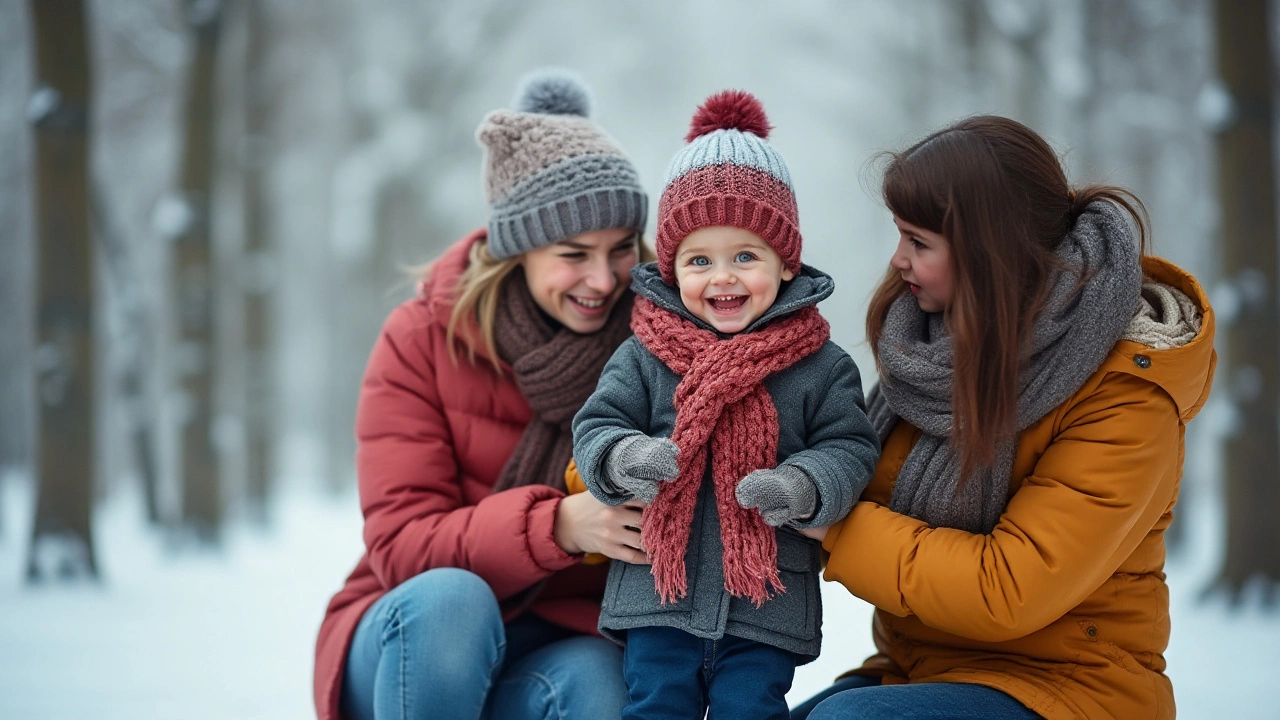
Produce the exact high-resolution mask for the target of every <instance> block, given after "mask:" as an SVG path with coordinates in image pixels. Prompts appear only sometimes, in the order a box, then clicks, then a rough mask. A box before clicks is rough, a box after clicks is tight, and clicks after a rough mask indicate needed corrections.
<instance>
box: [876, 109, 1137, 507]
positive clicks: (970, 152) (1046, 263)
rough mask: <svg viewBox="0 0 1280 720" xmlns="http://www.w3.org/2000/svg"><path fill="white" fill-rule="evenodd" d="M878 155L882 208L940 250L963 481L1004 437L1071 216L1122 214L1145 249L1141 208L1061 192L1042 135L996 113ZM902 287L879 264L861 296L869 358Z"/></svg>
mask: <svg viewBox="0 0 1280 720" xmlns="http://www.w3.org/2000/svg"><path fill="white" fill-rule="evenodd" d="M888 158H889V162H888V165H887V167H886V169H885V174H884V182H883V186H882V191H883V195H884V201H885V204H886V205H888V207H889V210H891V211H892V212H893V214H894V215H896V216H897V217H899V218H900V219H902V220H904V221H906V222H908V223H910V224H912V225H915V226H917V227H921V228H924V229H926V230H930V231H932V232H936V233H939V234H941V235H942V236H943V237H945V238H946V239H947V241H948V242H949V243H950V245H951V258H952V263H953V267H952V271H953V273H954V277H955V284H954V288H955V290H954V294H953V296H952V299H951V302H950V304H949V305H948V306H947V308H946V310H945V311H944V313H945V319H946V326H947V329H948V332H949V333H950V334H951V337H952V340H953V343H954V358H955V359H954V369H953V374H952V394H951V410H952V420H953V422H952V441H953V442H954V443H955V445H956V447H957V449H958V450H959V453H960V458H961V475H960V477H961V481H962V482H963V479H964V478H966V477H968V476H969V475H970V474H971V473H972V472H973V471H974V470H976V469H977V468H979V467H987V466H990V465H991V464H992V463H993V462H994V460H995V448H996V447H997V443H998V442H999V441H1000V440H1004V439H1007V438H1009V437H1011V436H1012V435H1013V434H1014V432H1015V429H1016V428H1015V424H1016V422H1017V409H1018V372H1019V370H1020V368H1021V366H1022V363H1023V361H1024V360H1025V359H1026V354H1027V352H1028V346H1029V343H1030V338H1031V331H1032V327H1033V325H1034V323H1035V318H1036V315H1037V314H1038V313H1039V311H1040V309H1041V307H1042V306H1043V305H1044V302H1045V299H1046V297H1047V295H1048V292H1049V289H1050V280H1051V279H1052V278H1053V276H1054V274H1055V271H1056V270H1057V269H1059V263H1058V262H1057V257H1056V256H1055V254H1054V251H1055V250H1056V249H1057V247H1058V245H1059V244H1060V243H1061V242H1062V239H1063V238H1064V237H1066V235H1067V233H1068V231H1070V230H1071V228H1072V227H1073V226H1074V225H1075V221H1076V218H1077V217H1079V215H1080V213H1081V212H1083V211H1084V209H1085V207H1087V206H1088V205H1089V204H1090V203H1093V202H1096V201H1105V202H1111V203H1114V204H1115V205H1117V206H1119V207H1120V208H1123V209H1124V210H1125V211H1126V212H1127V213H1128V214H1129V215H1130V217H1132V219H1133V222H1134V224H1135V226H1136V227H1137V230H1138V237H1139V242H1140V247H1141V250H1142V251H1143V252H1145V250H1146V245H1147V223H1146V221H1145V220H1144V216H1145V214H1146V208H1145V207H1144V206H1143V205H1142V202H1141V201H1140V200H1139V199H1138V198H1137V197H1136V196H1135V195H1133V193H1131V192H1129V191H1128V190H1124V189H1122V188H1118V187H1113V186H1109V185H1090V186H1087V187H1083V188H1080V189H1072V188H1071V186H1070V185H1069V184H1068V183H1067V177H1066V173H1065V172H1064V171H1063V169H1062V164H1061V162H1060V161H1059V160H1058V156H1057V154H1056V153H1054V151H1053V149H1052V148H1051V147H1049V144H1048V143H1047V142H1045V140H1044V138H1042V137H1040V136H1039V135H1038V134H1036V132H1035V131H1033V130H1031V129H1030V128H1028V127H1027V126H1025V125H1023V124H1022V123H1019V122H1017V121H1015V120H1010V119H1008V118H1003V117H998V116H991V115H983V116H977V117H971V118H966V119H964V120H961V121H959V122H957V123H955V124H953V125H951V126H949V127H946V128H943V129H942V130H939V131H937V132H935V133H933V134H931V135H929V136H928V137H926V138H924V139H923V140H921V141H919V142H917V143H916V144H914V145H912V146H911V147H909V148H907V149H906V150H904V151H902V152H898V153H889V154H888ZM1086 280H1087V278H1082V279H1081V281H1082V283H1083V282H1084V281H1086ZM906 288H907V286H906V282H905V281H904V280H903V279H902V277H901V275H900V274H899V272H898V271H897V270H895V269H893V268H890V269H889V271H888V273H887V274H886V275H885V278H884V280H883V281H881V283H880V285H879V287H878V288H877V289H876V291H875V293H874V294H873V295H872V298H871V307H870V309H869V310H868V312H867V339H868V340H869V341H870V343H871V348H872V352H873V353H875V354H876V356H877V358H878V356H879V346H880V341H881V338H882V337H883V331H884V322H885V315H886V313H887V312H888V310H889V306H890V305H891V304H892V303H893V302H894V300H896V299H897V298H898V297H899V296H900V295H902V294H903V293H904V292H906ZM878 362H879V360H878V359H877V363H878Z"/></svg>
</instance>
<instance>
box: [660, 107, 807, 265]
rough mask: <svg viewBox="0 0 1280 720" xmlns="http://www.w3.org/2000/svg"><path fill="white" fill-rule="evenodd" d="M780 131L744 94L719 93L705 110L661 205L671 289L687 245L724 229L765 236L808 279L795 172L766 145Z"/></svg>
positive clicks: (663, 261)
mask: <svg viewBox="0 0 1280 720" xmlns="http://www.w3.org/2000/svg"><path fill="white" fill-rule="evenodd" d="M772 129H773V128H772V127H770V126H769V119H768V117H767V116H766V115H765V112H764V106H762V105H761V104H760V101H759V100H757V99H756V98H755V96H754V95H751V94H750V93H747V92H743V91H741V90H725V91H723V92H719V93H716V94H715V95H712V96H711V97H709V98H707V100H706V102H704V103H703V104H702V105H701V106H700V107H699V108H698V111H697V112H696V113H695V114H694V116H693V122H692V124H691V125H690V129H689V134H688V135H687V136H686V137H685V142H686V143H688V144H687V145H685V146H684V147H683V148H681V150H680V152H678V153H676V156H675V157H674V158H672V160H671V164H670V165H669V166H668V167H667V175H666V179H665V182H664V189H663V192H662V197H661V198H660V199H659V200H658V233H657V238H656V240H655V243H656V245H657V251H658V268H659V270H661V272H662V278H663V279H664V280H666V281H667V282H668V283H671V284H674V283H675V269H674V263H675V255H676V249H677V248H678V247H679V246H680V242H681V241H682V240H684V239H685V237H686V236H688V235H689V233H691V232H693V231H694V230H697V229H698V228H703V227H711V226H717V225H725V226H730V227H738V228H742V229H744V230H749V231H751V232H753V233H755V234H756V235H759V236H760V237H761V238H762V239H763V240H764V241H765V242H767V243H768V244H769V246H770V247H772V248H773V249H774V250H776V251H778V254H779V255H780V256H782V262H783V265H784V266H785V267H786V268H788V269H789V270H791V271H792V272H799V271H800V244H801V238H800V220H799V213H798V212H797V210H796V196H795V190H794V188H793V187H792V185H791V173H789V172H788V171H787V164H786V163H785V162H784V161H783V160H782V156H781V155H780V154H778V151H777V150H775V149H774V148H773V146H772V145H770V144H769V143H768V142H766V141H767V140H768V138H769V131H770V130H772Z"/></svg>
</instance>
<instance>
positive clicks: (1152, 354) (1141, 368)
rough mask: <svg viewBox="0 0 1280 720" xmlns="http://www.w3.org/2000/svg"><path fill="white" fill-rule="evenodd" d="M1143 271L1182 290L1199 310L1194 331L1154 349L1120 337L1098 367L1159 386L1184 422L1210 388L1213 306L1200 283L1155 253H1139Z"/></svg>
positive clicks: (1214, 362)
mask: <svg viewBox="0 0 1280 720" xmlns="http://www.w3.org/2000/svg"><path fill="white" fill-rule="evenodd" d="M1142 271H1143V274H1144V275H1145V276H1146V277H1147V278H1149V279H1150V280H1154V281H1155V282H1158V283H1161V284H1163V285H1168V286H1170V287H1172V288H1174V289H1176V290H1179V291H1181V292H1182V293H1183V294H1185V295H1186V296H1187V297H1188V298H1190V299H1191V301H1192V302H1193V303H1194V304H1195V305H1196V307H1197V308H1199V310H1200V315H1201V321H1200V322H1201V324H1200V332H1199V334H1198V335H1196V337H1195V338H1193V339H1192V340H1191V341H1190V342H1188V343H1186V344H1185V345H1182V346H1180V347H1175V348H1168V349H1163V350H1157V349H1154V348H1150V347H1147V346H1146V345H1143V344H1141V343H1139V342H1135V341H1132V340H1121V341H1120V342H1118V343H1116V346H1115V348H1114V349H1113V350H1112V351H1111V354H1110V355H1109V356H1108V357H1107V359H1106V361H1105V362H1104V363H1103V364H1102V368H1100V369H1101V370H1107V371H1112V372H1126V373H1130V374H1132V375H1136V376H1138V377H1141V378H1143V379H1145V380H1147V381H1149V382H1153V383H1155V384H1157V385H1159V386H1160V387H1161V388H1162V389H1163V390H1164V391H1165V392H1167V393H1169V397H1171V398H1173V401H1174V403H1175V404H1176V405H1177V406H1178V415H1179V417H1181V418H1182V421H1183V422H1184V423H1185V422H1187V421H1189V420H1191V419H1192V418H1193V417H1195V416H1196V414H1197V413H1199V412H1200V408H1202V407H1204V403H1205V400H1207V399H1208V397H1209V390H1210V389H1211V388H1212V387H1213V372H1214V368H1215V367H1216V365H1217V361H1218V356H1217V353H1216V352H1215V351H1214V349H1213V339H1214V333H1215V330H1216V323H1215V319H1214V314H1213V308H1212V307H1210V305H1209V298H1208V297H1207V296H1206V295H1205V292H1204V288H1202V287H1200V283H1199V282H1197V281H1196V279H1195V278H1194V277H1192V276H1191V275H1190V274H1188V273H1187V272H1186V271H1185V270H1183V269H1182V268H1180V267H1178V266H1177V265H1174V264H1173V263H1171V262H1169V261H1168V260H1165V259H1164V258H1158V257H1144V258H1142Z"/></svg>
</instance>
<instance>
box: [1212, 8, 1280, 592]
mask: <svg viewBox="0 0 1280 720" xmlns="http://www.w3.org/2000/svg"><path fill="white" fill-rule="evenodd" d="M1267 4H1268V3H1267V0H1218V2H1217V3H1215V20H1216V22H1217V36H1216V40H1217V46H1218V47H1217V52H1218V74H1219V76H1220V77H1221V79H1222V82H1223V83H1224V84H1225V86H1226V91H1227V93H1228V94H1229V95H1230V97H1231V99H1232V102H1233V107H1234V117H1233V118H1232V119H1231V121H1230V122H1229V123H1228V124H1226V126H1225V127H1224V128H1223V129H1222V130H1221V132H1220V134H1219V135H1218V140H1217V145H1218V184H1219V190H1220V203H1221V207H1222V235H1221V237H1222V246H1223V247H1222V249H1223V268H1222V272H1223V278H1224V281H1225V282H1227V283H1230V285H1231V287H1232V288H1233V289H1234V290H1235V291H1236V295H1237V296H1238V297H1239V298H1240V300H1241V303H1240V309H1239V312H1238V313H1235V314H1234V317H1227V318H1224V320H1225V322H1224V323H1223V324H1224V325H1225V327H1224V329H1225V330H1226V332H1225V335H1226V351H1227V352H1226V367H1225V368H1224V369H1223V371H1222V372H1221V373H1220V378H1221V380H1222V384H1223V385H1224V386H1225V388H1224V389H1225V390H1226V391H1227V392H1229V393H1230V394H1231V399H1232V402H1233V404H1234V405H1235V410H1236V417H1237V422H1236V423H1235V431H1234V433H1233V434H1232V435H1231V436H1230V437H1228V438H1227V441H1226V442H1227V446H1226V452H1225V456H1226V468H1225V478H1224V479H1225V482H1226V506H1227V530H1226V532H1227V557H1226V560H1225V562H1224V564H1223V567H1222V571H1221V574H1220V576H1219V578H1218V584H1219V586H1220V587H1222V588H1224V589H1225V590H1227V591H1228V592H1229V593H1231V594H1232V595H1234V596H1235V597H1239V592H1240V590H1241V589H1242V587H1243V586H1244V585H1245V584H1246V583H1249V582H1250V581H1251V580H1252V579H1253V578H1259V579H1260V580H1261V581H1262V582H1263V583H1264V585H1265V587H1266V595H1267V597H1268V598H1269V600H1270V601H1271V602H1274V601H1275V597H1276V585H1277V582H1280V541H1277V540H1276V535H1275V529H1274V523H1275V518H1276V515H1277V514H1278V513H1280V472H1278V469H1280V450H1278V449H1277V440H1278V439H1280V432H1278V431H1277V419H1276V413H1277V409H1278V408H1277V398H1278V397H1280V394H1278V392H1277V390H1278V389H1280V388H1278V386H1277V378H1276V375H1277V369H1278V368H1277V363H1278V362H1280V346H1278V345H1277V309H1276V302H1277V296H1276V241H1277V233H1276V215H1275V213H1276V207H1275V192H1276V186H1275V162H1274V154H1273V153H1274V148H1273V143H1272V137H1273V132H1274V129H1273V120H1272V116H1273V111H1272V106H1271V103H1272V98H1271V85H1272V71H1271V67H1272V56H1271V49H1270V45H1269V38H1268V32H1269V30H1270V28H1271V24H1270V22H1271V18H1270V16H1269V12H1268V8H1267ZM1224 309H1225V308H1224ZM1226 314H1228V315H1230V313H1226Z"/></svg>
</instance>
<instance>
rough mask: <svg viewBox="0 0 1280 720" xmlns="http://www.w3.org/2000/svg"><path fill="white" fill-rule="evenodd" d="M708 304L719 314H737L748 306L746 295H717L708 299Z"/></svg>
mask: <svg viewBox="0 0 1280 720" xmlns="http://www.w3.org/2000/svg"><path fill="white" fill-rule="evenodd" d="M707 304H708V305H710V306H711V309H712V310H715V311H716V312H718V313H725V314H728V313H732V312H736V311H737V310H738V309H739V308H741V307H742V306H743V305H746V304H747V296H746V295H716V296H715V297H710V298H707Z"/></svg>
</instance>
